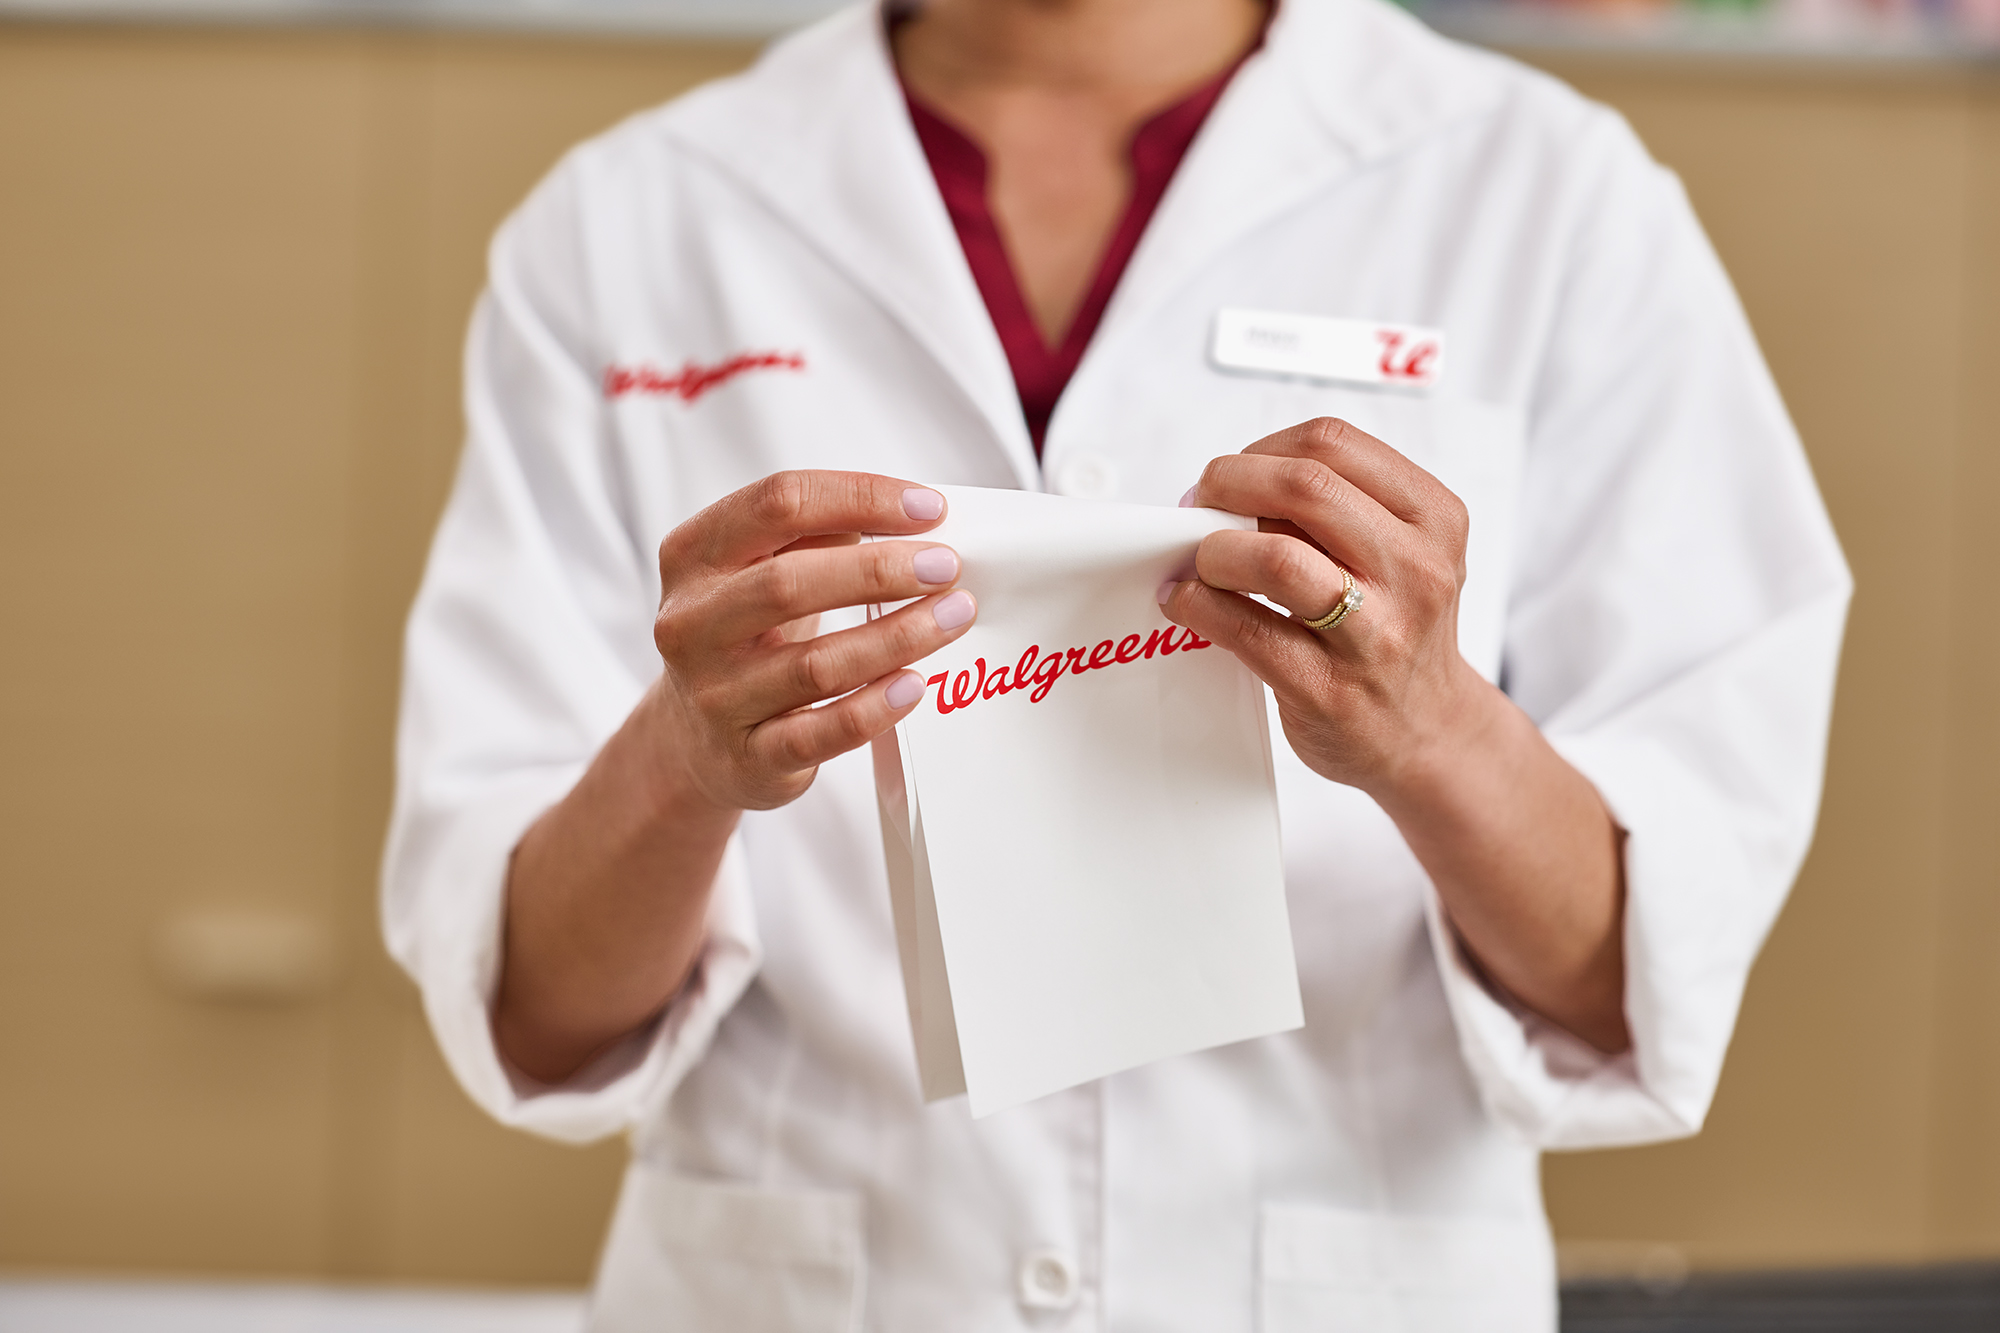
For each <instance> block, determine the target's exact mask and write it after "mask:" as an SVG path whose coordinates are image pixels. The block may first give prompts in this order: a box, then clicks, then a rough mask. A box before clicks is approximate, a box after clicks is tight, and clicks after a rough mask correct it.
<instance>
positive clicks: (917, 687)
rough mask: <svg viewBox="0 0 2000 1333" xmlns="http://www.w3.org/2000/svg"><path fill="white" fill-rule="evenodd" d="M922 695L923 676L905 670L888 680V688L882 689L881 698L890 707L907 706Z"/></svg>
mask: <svg viewBox="0 0 2000 1333" xmlns="http://www.w3.org/2000/svg"><path fill="white" fill-rule="evenodd" d="M923 697H924V678H923V677H922V676H919V675H918V674H917V673H916V672H914V671H905V672H904V673H903V674H902V675H900V676H898V677H896V678H895V679H894V680H892V681H890V682H889V688H888V689H886V690H884V691H882V700H883V702H885V703H887V704H888V705H889V707H891V708H908V707H909V706H910V705H911V704H913V703H915V702H916V701H917V700H919V699H921V698H923Z"/></svg>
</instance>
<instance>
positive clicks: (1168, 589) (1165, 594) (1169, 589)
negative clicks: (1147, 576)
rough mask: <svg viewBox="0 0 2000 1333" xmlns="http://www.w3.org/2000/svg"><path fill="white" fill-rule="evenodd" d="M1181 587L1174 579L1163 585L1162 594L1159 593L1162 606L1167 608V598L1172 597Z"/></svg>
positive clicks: (1161, 586)
mask: <svg viewBox="0 0 2000 1333" xmlns="http://www.w3.org/2000/svg"><path fill="white" fill-rule="evenodd" d="M1180 586H1181V585H1180V583H1179V582H1178V581H1177V580H1174V579H1168V580H1167V581H1166V582H1165V583H1162V584H1161V585H1160V593H1159V598H1160V605H1161V606H1165V605H1166V604H1167V598H1169V597H1172V596H1173V595H1174V589H1175V588H1178V587H1180Z"/></svg>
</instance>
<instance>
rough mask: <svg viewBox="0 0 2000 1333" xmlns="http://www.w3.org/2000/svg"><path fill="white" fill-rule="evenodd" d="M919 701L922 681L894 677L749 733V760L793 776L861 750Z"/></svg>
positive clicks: (912, 675) (909, 674) (904, 674)
mask: <svg viewBox="0 0 2000 1333" xmlns="http://www.w3.org/2000/svg"><path fill="white" fill-rule="evenodd" d="M923 698H924V678H923V677H922V676H920V675H918V674H917V673H916V672H914V671H896V672H893V673H891V674H890V675H888V676H885V677H884V678H882V679H881V680H878V681H872V682H870V683H869V684H868V686H867V687H865V688H863V689H859V690H856V691H854V692H853V693H852V694H849V695H847V696H846V697H845V698H841V699H836V700H834V701H833V702H832V703H830V704H826V705H823V706H822V707H819V708H803V709H800V710H798V711H796V712H791V713H786V714H784V715H783V716H780V717H774V718H772V719H770V720H769V721H767V722H763V723H760V724H759V725H758V726H757V727H755V728H754V729H752V731H751V732H750V741H749V746H750V757H751V759H752V761H753V762H756V763H758V764H761V765H766V766H768V767H769V768H770V769H772V770H774V771H776V772H779V773H786V774H790V773H798V772H801V771H803V770H805V769H808V768H815V767H817V766H819V765H820V764H823V763H825V762H826V761H827V760H829V759H832V758H835V757H837V756H839V755H843V754H846V753H847V752H848V751H849V750H853V749H856V748H858V747H860V746H863V745H866V744H867V743H868V742H869V741H872V740H874V739H875V738H876V737H877V736H880V735H881V734H882V733H883V732H885V731H887V730H888V729H889V728H890V727H893V726H895V725H896V723H897V722H898V721H900V720H901V719H902V718H903V717H904V716H906V715H907V714H908V713H909V712H910V710H911V709H913V708H915V707H916V706H917V705H918V704H919V703H922V702H923Z"/></svg>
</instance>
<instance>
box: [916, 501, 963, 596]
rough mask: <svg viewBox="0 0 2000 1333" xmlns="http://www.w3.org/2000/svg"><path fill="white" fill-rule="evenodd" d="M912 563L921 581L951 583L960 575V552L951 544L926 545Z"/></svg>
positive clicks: (918, 579) (918, 580)
mask: <svg viewBox="0 0 2000 1333" xmlns="http://www.w3.org/2000/svg"><path fill="white" fill-rule="evenodd" d="M933 493H935V492H933ZM910 563H911V564H912V565H914V566H915V567H916V571H917V582H919V583H950V582H951V581H952V580H953V579H955V578H957V577H958V553H957V552H956V551H954V550H952V549H951V548H950V547H949V546H926V547H925V548H924V549H923V550H921V551H919V552H917V558H916V559H915V560H913V561H911V562H910Z"/></svg>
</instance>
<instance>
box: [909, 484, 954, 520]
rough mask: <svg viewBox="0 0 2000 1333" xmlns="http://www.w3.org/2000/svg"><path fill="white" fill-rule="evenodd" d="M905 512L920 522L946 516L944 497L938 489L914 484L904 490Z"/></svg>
mask: <svg viewBox="0 0 2000 1333" xmlns="http://www.w3.org/2000/svg"><path fill="white" fill-rule="evenodd" d="M903 512H904V513H906V514H908V515H909V516H910V517H911V518H914V519H916V520H917V521H918V522H919V523H928V522H930V521H931V520H932V519H934V518H941V517H943V516H944V497H943V496H942V495H939V494H938V493H937V492H936V491H932V490H926V489H924V488H923V487H921V486H912V487H910V489H908V490H907V491H904V492H903Z"/></svg>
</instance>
